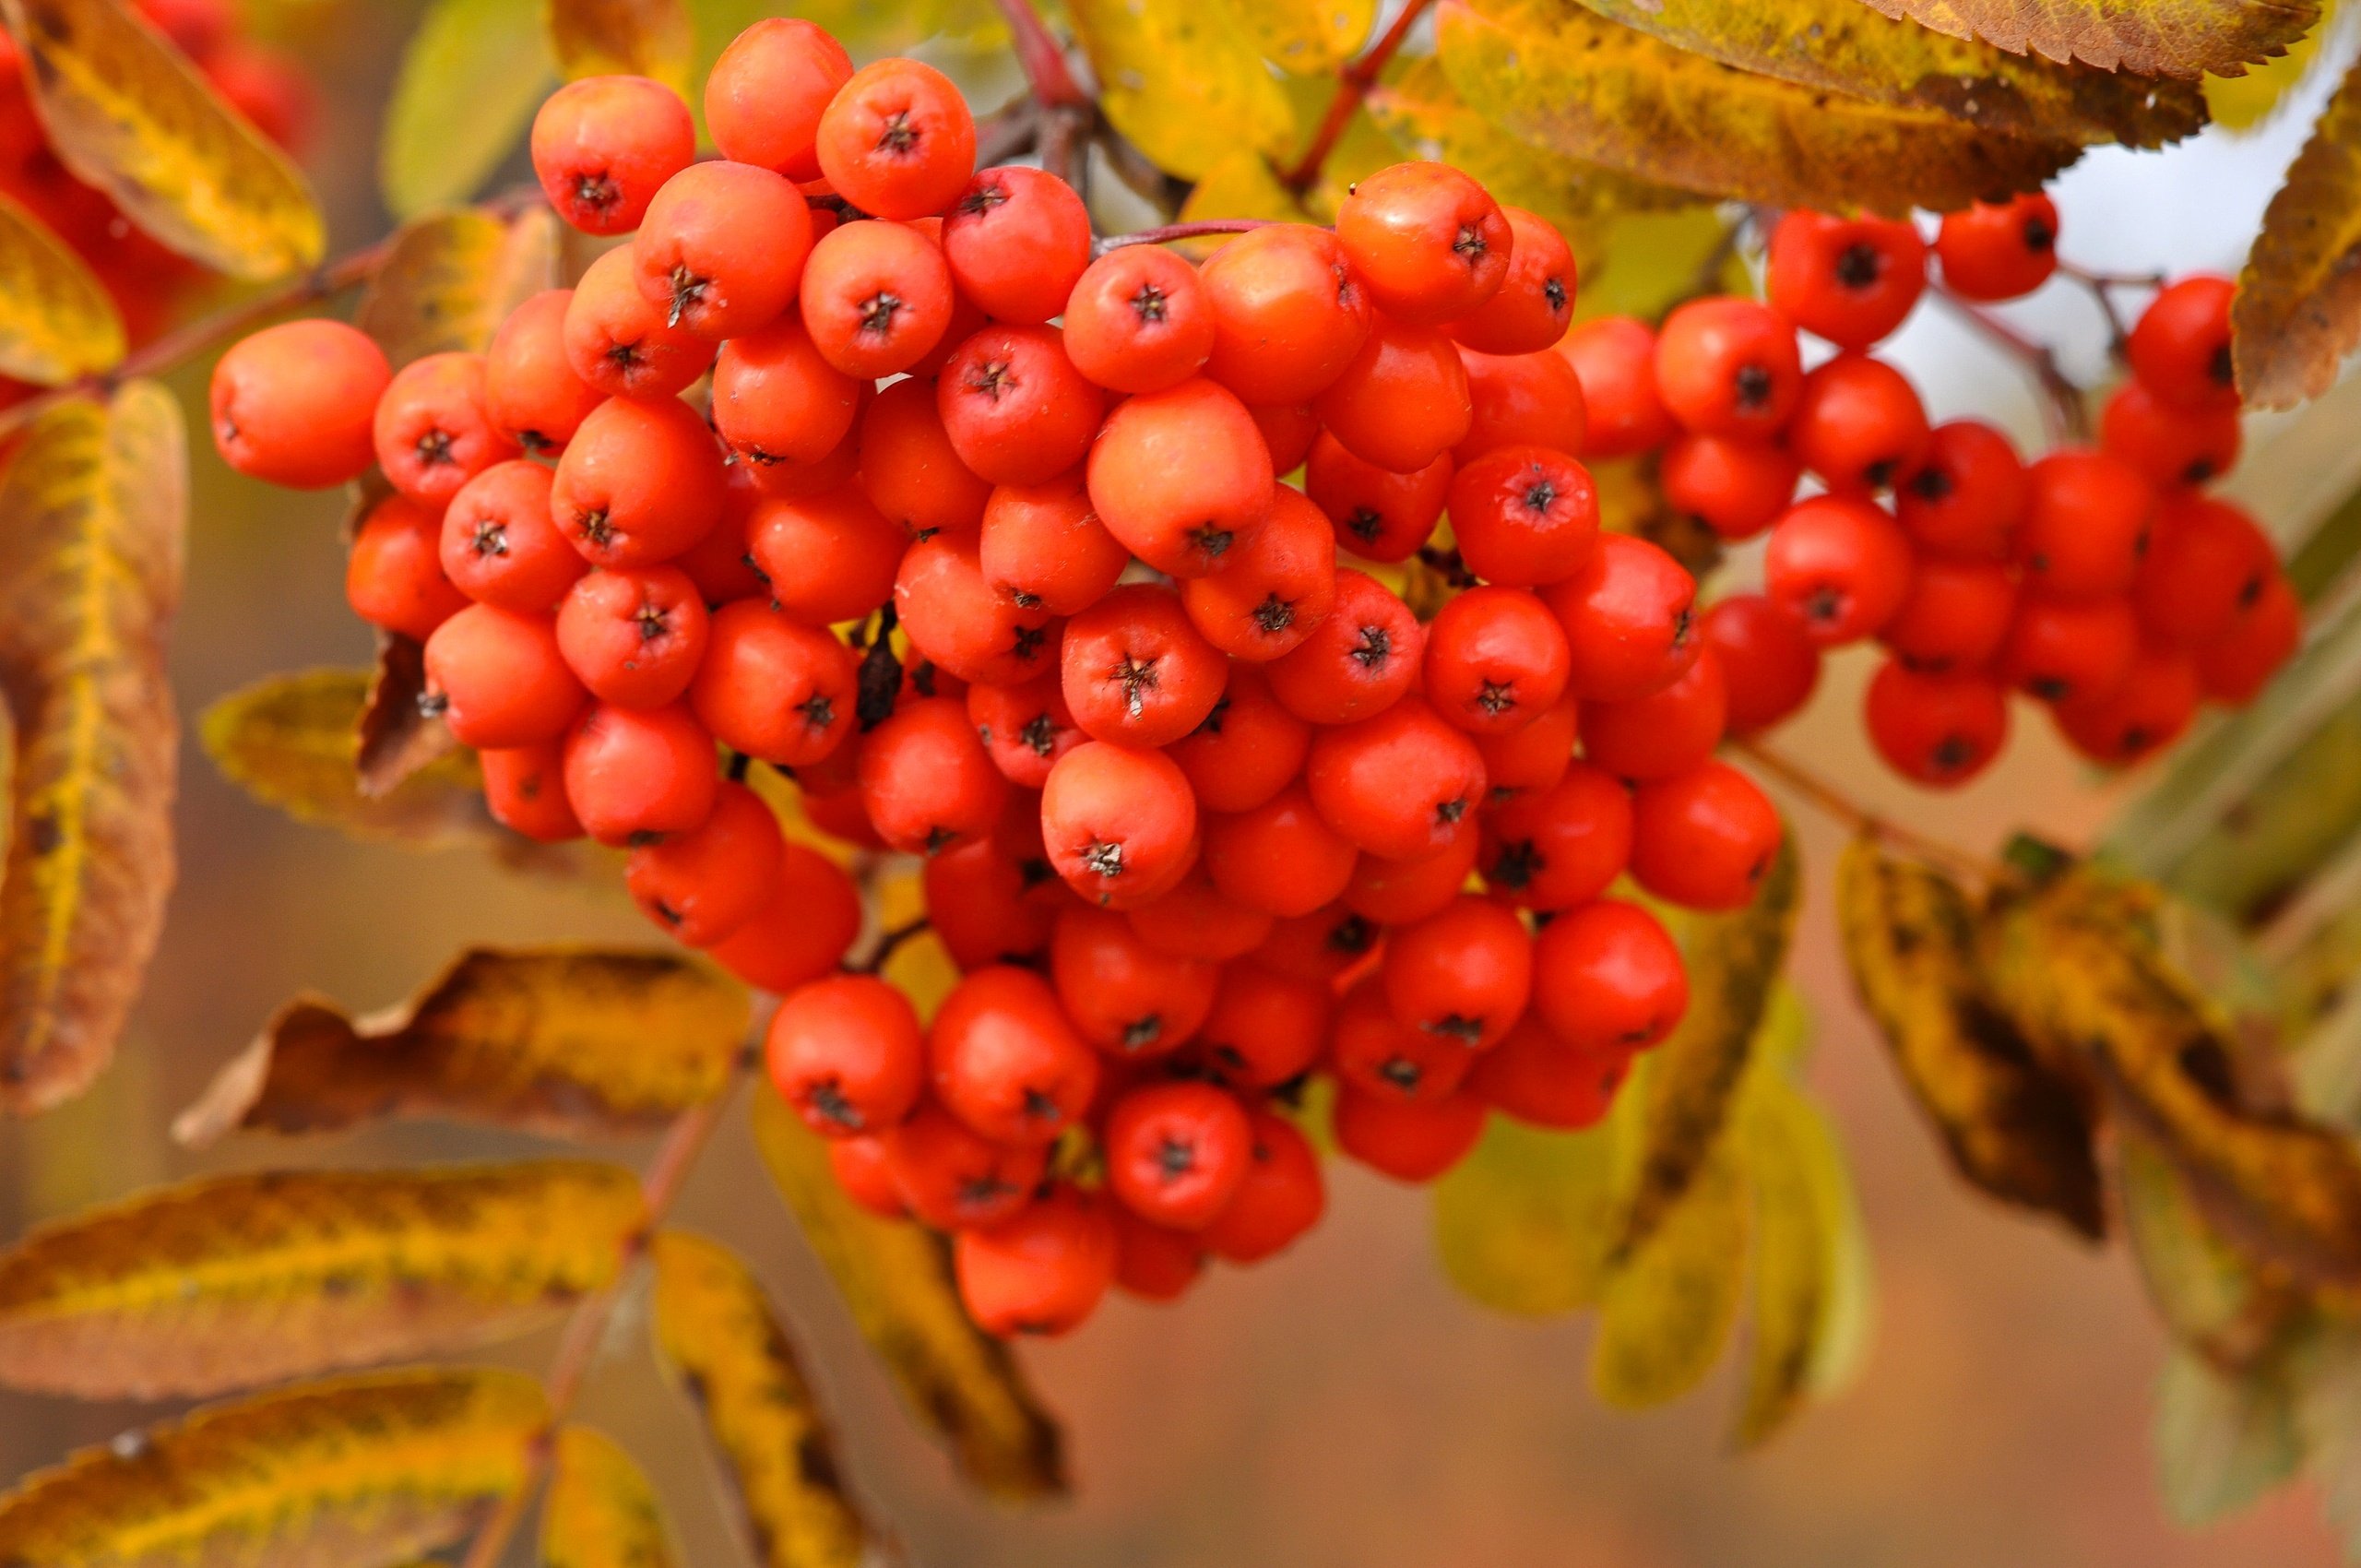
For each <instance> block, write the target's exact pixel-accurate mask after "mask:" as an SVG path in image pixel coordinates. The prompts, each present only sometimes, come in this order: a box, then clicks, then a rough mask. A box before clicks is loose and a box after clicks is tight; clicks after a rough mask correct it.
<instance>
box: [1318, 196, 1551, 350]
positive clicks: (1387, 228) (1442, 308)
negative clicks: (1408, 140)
mask: <svg viewBox="0 0 2361 1568" xmlns="http://www.w3.org/2000/svg"><path fill="white" fill-rule="evenodd" d="M1336 240H1337V243H1338V244H1340V245H1341V246H1342V247H1343V248H1344V252H1345V260H1346V261H1347V264H1348V265H1350V266H1351V267H1352V268H1353V270H1354V271H1355V272H1356V273H1358V274H1359V276H1360V279H1361V281H1362V283H1363V284H1364V285H1365V286H1366V287H1367V288H1368V290H1369V295H1370V301H1371V302H1372V303H1374V304H1375V305H1376V306H1377V308H1378V309H1379V310H1381V311H1383V312H1385V313H1386V314H1387V315H1392V316H1394V318H1395V319H1397V320H1400V321H1404V322H1408V323H1411V324H1414V325H1418V326H1432V325H1434V324H1435V323H1438V322H1444V321H1453V320H1455V319H1457V318H1458V317H1460V316H1464V315H1469V314H1471V313H1473V312H1474V311H1476V310H1477V309H1480V308H1481V307H1482V306H1483V305H1484V304H1485V303H1487V302H1489V300H1490V299H1491V298H1492V296H1493V295H1495V294H1497V293H1499V292H1500V290H1501V283H1502V282H1504V281H1505V280H1506V279H1507V278H1508V274H1509V260H1510V254H1511V247H1512V246H1513V245H1514V244H1515V243H1516V242H1515V236H1514V234H1513V232H1511V230H1510V228H1509V220H1508V219H1507V217H1506V216H1505V215H1504V214H1503V213H1502V212H1501V208H1500V204H1499V203H1498V202H1496V201H1494V200H1493V199H1492V198H1491V196H1490V195H1489V193H1487V192H1486V191H1485V189H1484V187H1483V186H1482V185H1479V184H1477V183H1476V182H1475V181H1474V180H1471V179H1469V178H1468V177H1467V176H1466V175H1465V174H1464V173H1462V172H1460V171H1458V170H1456V169H1454V168H1453V167H1451V166H1450V165H1449V164H1446V163H1396V164H1394V165H1392V166H1390V167H1388V168H1384V169H1381V170H1379V171H1378V172H1375V173H1374V174H1370V175H1369V176H1367V177H1366V178H1364V179H1362V180H1360V181H1359V182H1358V183H1357V184H1355V185H1354V186H1353V187H1352V189H1351V190H1350V191H1349V192H1348V193H1347V195H1346V196H1345V199H1344V200H1343V201H1342V202H1341V203H1339V204H1338V206H1337V208H1336Z"/></svg>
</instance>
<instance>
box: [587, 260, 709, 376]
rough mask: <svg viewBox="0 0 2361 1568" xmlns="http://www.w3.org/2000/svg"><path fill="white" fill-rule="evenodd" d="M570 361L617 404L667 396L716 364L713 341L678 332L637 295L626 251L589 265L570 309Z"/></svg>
mask: <svg viewBox="0 0 2361 1568" xmlns="http://www.w3.org/2000/svg"><path fill="white" fill-rule="evenodd" d="M562 340H563V346H564V350H565V362H566V363H567V365H569V366H570V367H571V368H572V369H573V371H574V374H575V376H576V377H578V378H579V379H580V380H582V381H583V382H584V383H585V384H586V385H587V386H591V387H593V388H595V389H596V390H598V391H599V392H603V393H606V394H607V395H609V396H610V397H615V398H670V397H674V396H676V395H678V394H679V393H682V392H684V391H686V390H687V389H688V387H689V385H690V383H692V382H694V381H695V380H696V379H697V377H699V376H701V375H703V374H705V373H706V370H707V369H709V368H711V366H712V364H713V356H714V343H713V340H712V339H709V338H700V337H698V336H697V335H696V334H695V333H694V332H691V331H690V330H688V328H686V327H674V326H671V325H670V324H668V323H667V322H666V321H665V319H664V313H663V312H662V311H661V310H659V309H658V308H657V307H656V306H655V305H652V304H650V303H648V302H647V296H645V295H643V294H642V293H641V292H640V291H639V279H638V277H637V275H636V273H635V271H634V270H633V267H632V253H631V251H630V249H629V248H628V247H624V248H622V249H617V250H611V251H609V252H608V253H607V254H606V255H602V256H600V257H599V259H598V260H596V261H594V262H592V263H591V264H590V265H589V267H587V268H586V269H585V270H584V272H583V274H582V279H581V281H580V282H578V283H576V284H575V286H574V297H573V298H572V299H571V300H568V301H567V302H566V304H565V322H564V330H563V333H562Z"/></svg>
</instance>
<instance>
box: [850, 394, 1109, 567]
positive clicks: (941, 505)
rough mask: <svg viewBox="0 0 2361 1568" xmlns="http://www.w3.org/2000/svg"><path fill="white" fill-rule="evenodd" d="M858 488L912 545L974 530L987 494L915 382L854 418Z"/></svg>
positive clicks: (874, 402) (932, 399)
mask: <svg viewBox="0 0 2361 1568" xmlns="http://www.w3.org/2000/svg"><path fill="white" fill-rule="evenodd" d="M859 488H860V492H861V493H862V494H864V495H866V496H867V497H868V498H869V502H870V505H872V506H874V507H875V508H876V509H877V510H878V511H879V512H881V513H883V514H884V516H886V517H890V518H892V519H893V520H894V521H895V522H896V524H898V525H900V527H901V529H903V530H904V532H905V534H906V536H907V537H908V538H913V539H914V538H916V537H918V536H919V534H923V533H926V532H929V531H930V530H943V529H971V528H974V527H975V526H976V525H977V523H978V522H979V520H981V518H982V517H983V515H984V503H985V502H986V500H987V499H989V498H990V496H991V493H992V487H991V484H990V483H989V482H987V481H984V480H982V479H979V478H978V477H977V476H976V475H975V474H974V473H973V472H972V471H970V470H969V469H968V468H967V464H965V463H963V462H961V461H960V460H959V454H958V453H957V452H956V451H955V450H954V449H953V448H952V445H951V437H950V435H949V434H947V433H946V432H945V431H944V430H943V415H942V413H941V412H940V411H939V410H937V408H936V406H935V389H934V388H933V387H931V386H928V385H927V383H926V382H925V381H923V380H920V379H919V378H917V377H915V376H913V377H911V378H909V379H908V380H904V381H897V382H896V383H894V384H893V385H892V386H888V387H886V388H885V390H884V391H883V392H880V393H879V394H877V396H876V397H875V398H872V399H871V400H870V404H869V408H868V410H867V411H866V412H864V413H863V414H862V415H861V416H860V486H859ZM1061 613H1064V612H1061Z"/></svg>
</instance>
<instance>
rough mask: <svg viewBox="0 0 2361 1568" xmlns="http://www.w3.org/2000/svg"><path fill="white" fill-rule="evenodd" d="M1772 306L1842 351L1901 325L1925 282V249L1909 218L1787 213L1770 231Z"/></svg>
mask: <svg viewBox="0 0 2361 1568" xmlns="http://www.w3.org/2000/svg"><path fill="white" fill-rule="evenodd" d="M1769 261H1770V265H1769V271H1768V276H1767V279H1766V282H1767V285H1768V292H1769V294H1770V299H1771V304H1772V307H1773V308H1774V309H1775V310H1777V311H1779V312H1780V313H1782V314H1783V315H1786V317H1787V318H1788V319H1789V320H1791V321H1793V322H1794V323H1795V324H1796V325H1797V326H1798V327H1802V328H1803V329H1804V330H1805V331H1807V332H1812V333H1817V334H1818V335H1819V336H1821V337H1822V338H1825V339H1828V340H1829V341H1830V342H1832V343H1834V344H1835V345H1837V346H1838V347H1839V348H1845V349H1866V348H1868V347H1869V345H1870V344H1872V343H1874V342H1876V341H1877V340H1878V339H1880V338H1883V337H1885V336H1886V335H1887V334H1888V333H1891V332H1892V330H1893V329H1894V328H1895V327H1900V326H1901V325H1902V323H1903V319H1904V317H1905V316H1907V315H1909V314H1910V309H1911V307H1912V306H1913V305H1915V304H1916V303H1918V295H1919V292H1920V291H1922V290H1924V289H1925V288H1926V286H1927V246H1926V243H1925V242H1924V241H1922V240H1921V239H1919V237H1918V231H1917V230H1916V228H1914V227H1913V226H1912V225H1911V224H1910V223H1909V221H1908V220H1899V219H1889V218H1832V217H1830V216H1829V215H1828V214H1826V213H1822V212H1802V211H1796V212H1789V213H1786V214H1785V215H1784V216H1782V217H1781V218H1780V220H1779V221H1778V224H1777V226H1776V227H1774V229H1773V230H1772V231H1771V244H1770V257H1769Z"/></svg>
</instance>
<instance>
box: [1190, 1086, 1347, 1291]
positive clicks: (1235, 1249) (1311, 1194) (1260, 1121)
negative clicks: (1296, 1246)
mask: <svg viewBox="0 0 2361 1568" xmlns="http://www.w3.org/2000/svg"><path fill="white" fill-rule="evenodd" d="M1247 1121H1248V1124H1249V1126H1251V1127H1252V1130H1253V1134H1254V1143H1253V1148H1252V1156H1253V1162H1252V1164H1251V1165H1249V1166H1248V1167H1247V1170H1246V1179H1245V1180H1244V1181H1242V1182H1240V1183H1239V1185H1238V1192H1237V1194H1236V1195H1235V1196H1233V1197H1232V1198H1231V1199H1230V1201H1229V1206H1228V1207H1227V1208H1225V1209H1223V1210H1222V1212H1221V1217H1220V1218H1217V1219H1216V1220H1215V1221H1214V1222H1213V1223H1212V1224H1211V1225H1208V1226H1206V1227H1205V1229H1203V1230H1201V1231H1199V1232H1198V1236H1199V1238H1200V1239H1201V1240H1202V1241H1204V1244H1205V1249H1206V1251H1208V1252H1210V1253H1213V1254H1214V1255H1215V1256H1216V1257H1218V1258H1221V1259H1224V1260H1226V1261H1227V1262H1229V1263H1237V1264H1247V1263H1260V1262H1261V1261H1262V1260H1264V1258H1268V1257H1274V1256H1275V1255H1277V1254H1278V1253H1282V1252H1285V1251H1286V1250H1287V1248H1288V1247H1289V1246H1290V1245H1292V1244H1293V1243H1294V1241H1295V1240H1296V1238H1297V1237H1299V1236H1301V1235H1302V1234H1303V1233H1304V1232H1305V1231H1307V1230H1309V1229H1311V1228H1312V1227H1313V1226H1314V1225H1316V1224H1318V1223H1319V1222H1320V1217H1321V1215H1322V1214H1323V1213H1324V1212H1326V1210H1327V1206H1328V1194H1327V1189H1326V1187H1325V1185H1324V1184H1323V1182H1322V1181H1321V1178H1320V1157H1319V1156H1318V1155H1316V1154H1314V1153H1313V1152H1312V1148H1311V1143H1310V1142H1309V1141H1308V1140H1307V1139H1306V1138H1305V1137H1304V1135H1303V1134H1301V1133H1299V1132H1298V1131H1296V1129H1295V1126H1294V1124H1293V1123H1290V1122H1288V1121H1287V1119H1286V1118H1285V1117H1282V1116H1277V1115H1274V1114H1273V1113H1272V1112H1270V1111H1252V1112H1250V1113H1249V1114H1248V1117H1247Z"/></svg>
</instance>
